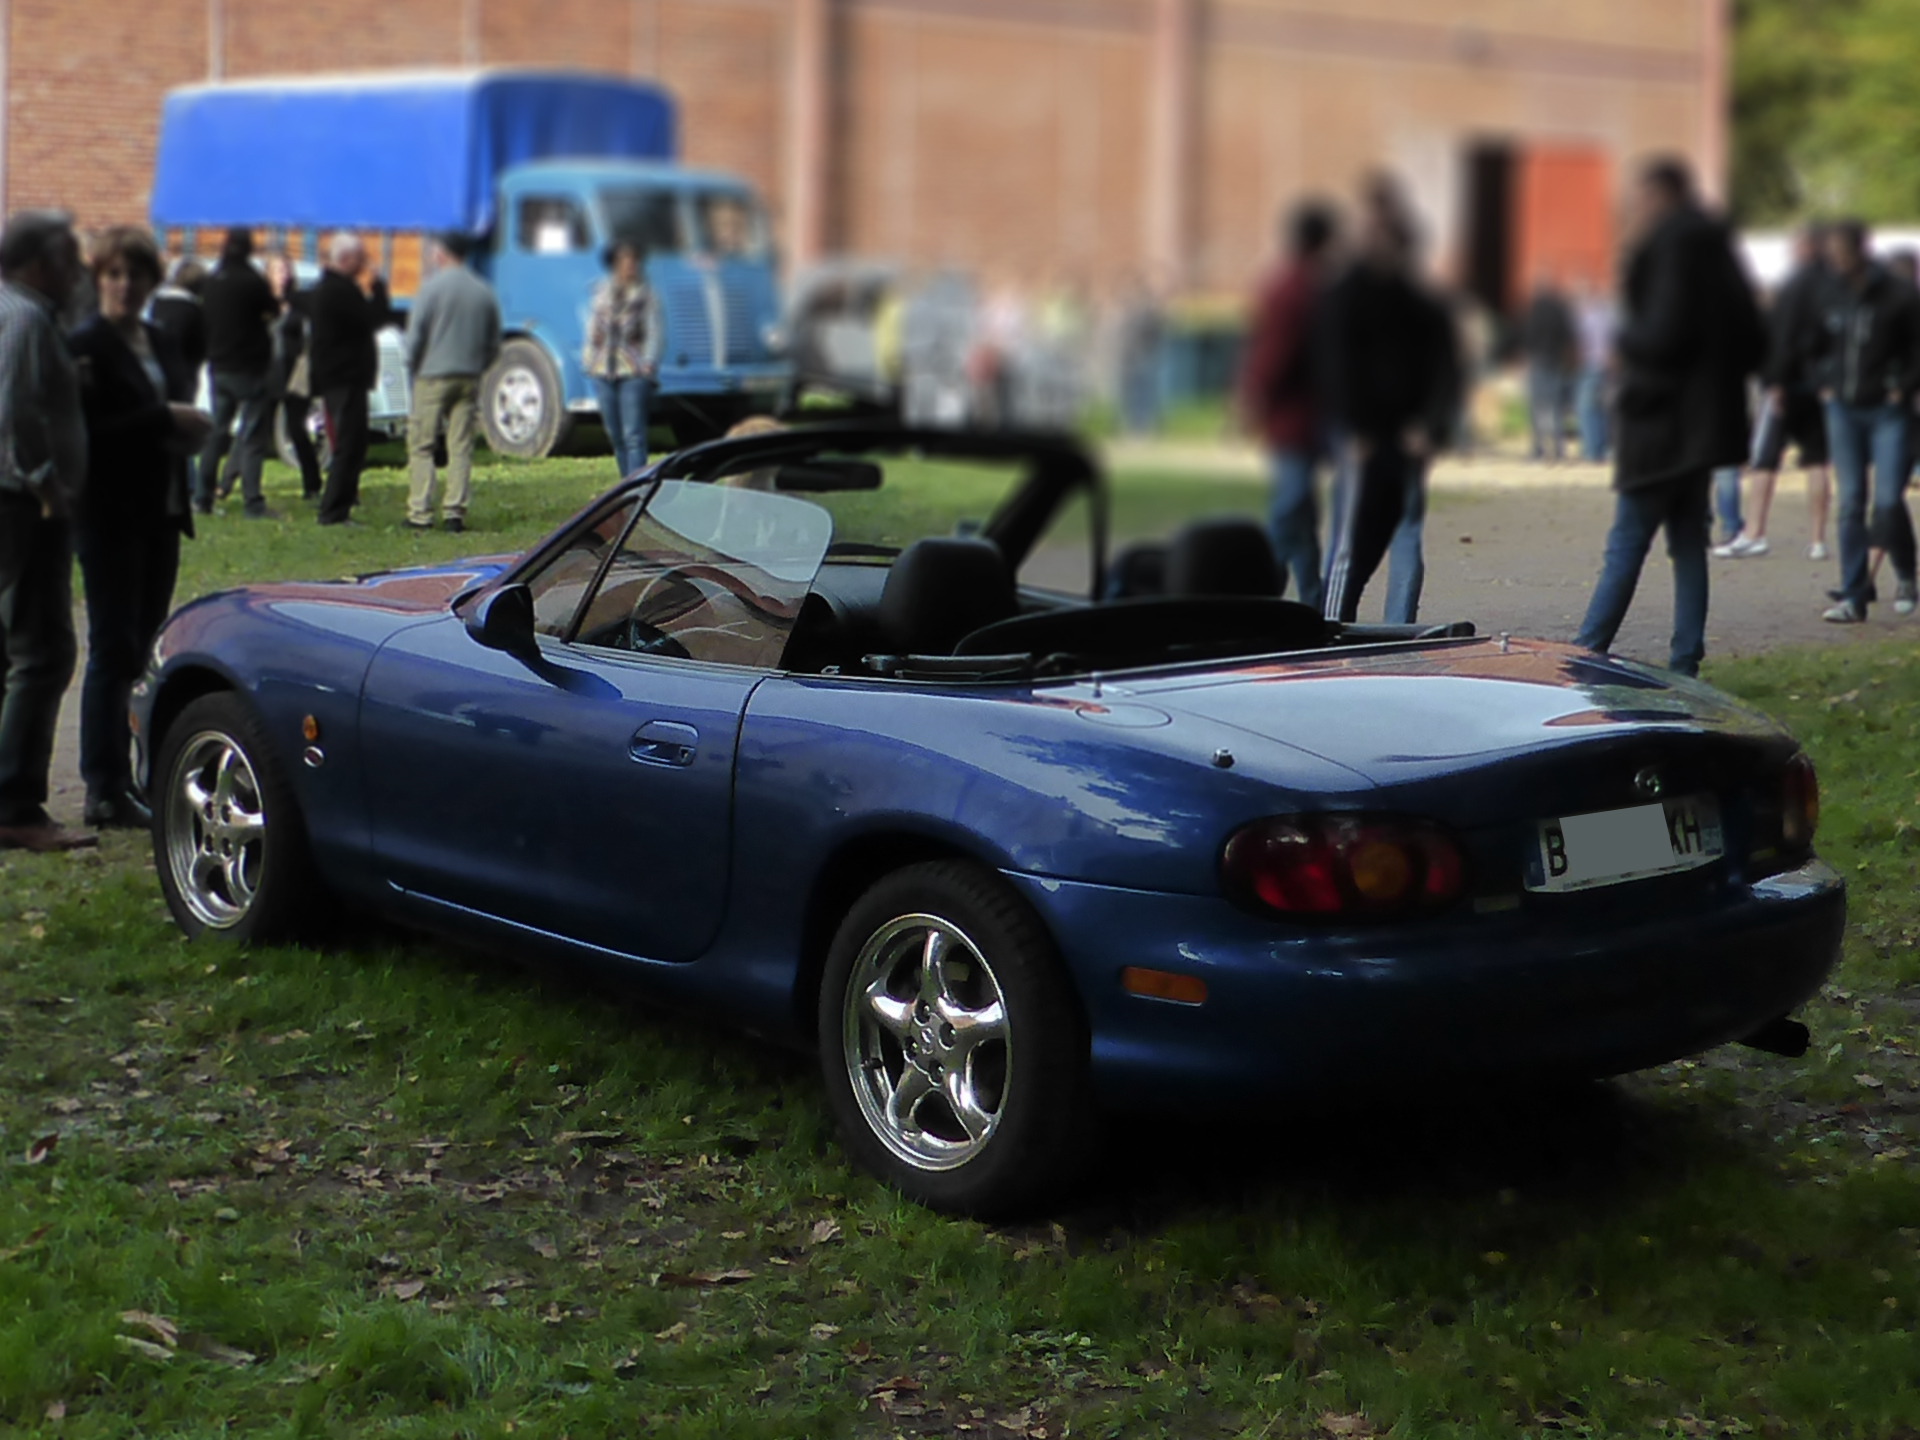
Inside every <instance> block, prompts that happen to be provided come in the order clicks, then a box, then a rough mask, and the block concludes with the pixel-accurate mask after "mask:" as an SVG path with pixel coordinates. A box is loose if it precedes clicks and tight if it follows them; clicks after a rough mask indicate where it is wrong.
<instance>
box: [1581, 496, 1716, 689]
mask: <svg viewBox="0 0 1920 1440" xmlns="http://www.w3.org/2000/svg"><path fill="white" fill-rule="evenodd" d="M1709 483H1710V482H1709V479H1708V476H1707V474H1706V472H1704V471H1703V472H1701V473H1700V474H1697V475H1689V476H1685V477H1683V478H1681V479H1678V480H1665V481H1661V482H1660V483H1659V484H1655V485H1643V486H1641V487H1640V488H1638V489H1636V490H1623V491H1621V492H1620V495H1619V497H1618V501H1617V503H1616V505H1615V507H1614V515H1613V529H1612V530H1611V531H1609V532H1608V534H1607V554H1606V559H1605V561H1604V562H1603V563H1602V565H1601V567H1600V583H1599V584H1598V585H1596V586H1594V587H1593V600H1592V602H1591V603H1590V604H1589V605H1588V606H1587V618H1586V619H1585V620H1584V621H1582V622H1581V624H1580V633H1579V634H1578V635H1577V636H1575V637H1574V643H1575V644H1576V645H1584V646H1586V647H1587V649H1589V650H1606V649H1607V648H1608V647H1609V646H1611V645H1612V644H1613V637H1614V636H1615V635H1616V634H1618V633H1619V630H1620V622H1621V621H1622V620H1624V619H1626V618H1627V607H1628V606H1630V605H1631V604H1633V592H1634V588H1635V587H1636V586H1637V585H1639V583H1640V567H1641V566H1642V565H1644V564H1645V563H1646V559H1647V551H1648V549H1649V548H1650V547H1651V546H1652V545H1653V536H1654V532H1655V531H1657V530H1660V529H1662V528H1664V529H1665V530H1666V532H1667V555H1668V557H1669V558H1670V559H1671V560H1672V561H1673V641H1672V645H1671V649H1670V650H1669V652H1668V659H1667V667H1668V668H1669V669H1671V670H1674V671H1677V672H1678V673H1679V674H1682V675H1698V674H1699V673H1700V661H1701V659H1702V658H1703V657H1704V656H1705V655H1706V653H1707V487H1708V485H1709Z"/></svg>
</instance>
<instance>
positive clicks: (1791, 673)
mask: <svg viewBox="0 0 1920 1440" xmlns="http://www.w3.org/2000/svg"><path fill="white" fill-rule="evenodd" d="M608 478H610V466H609V464H608V462H607V461H606V460H605V459H604V458H600V459H593V460H565V461H556V462H548V463H546V464H543V465H538V466H529V465H500V466H496V467H490V468H488V469H486V470H485V471H483V473H482V474H481V475H480V476H479V477H478V480H477V487H476V494H477V501H476V508H475V512H474V519H475V522H476V523H475V530H474V531H473V532H470V533H469V534H467V535H465V536H445V535H440V534H434V535H427V536H413V535H409V534H407V533H405V532H403V531H400V530H399V529H398V528H397V527H398V523H399V519H400V501H401V495H402V487H401V484H400V481H399V479H398V476H397V473H392V472H389V473H380V472H376V473H375V474H374V475H372V476H370V477H369V482H368V485H367V490H366V494H367V500H368V503H367V505H366V507H365V510H364V512H363V517H362V518H363V519H365V520H366V521H367V522H368V525H367V527H366V528H364V529H360V530H355V531H350V532H346V533H344V534H343V533H341V532H339V531H322V530H319V529H317V528H316V527H314V526H313V525H312V524H311V523H310V520H309V517H308V515H307V514H306V512H304V511H302V510H301V509H300V507H299V502H298V501H297V500H296V499H292V498H291V497H290V493H289V489H288V480H287V477H286V476H285V473H284V472H279V471H276V472H275V474H274V480H273V484H274V496H273V498H274V500H275V503H276V504H278V505H280V506H281V507H282V508H285V509H287V510H288V511H289V512H290V514H289V517H288V518H287V519H285V520H283V521H279V522H266V523H250V522H242V521H240V520H238V519H231V518H224V517H218V518H215V519H214V520H213V521H212V522H211V523H209V524H208V525H207V526H205V527H204V528H205V533H204V535H203V538H202V539H201V540H199V541H198V542H195V543H194V544H193V545H191V546H189V547H188V557H187V567H186V571H185V575H184V577H183V581H182V586H181V594H182V596H183V597H184V596H186V595H190V594H193V593H197V592H199V591H201V590H204V589H207V588H211V587H213V586H215V585H218V584H224V583H228V582H230V581H232V580H235V579H239V578H251V577H264V576H269V575H281V574H286V575H302V576H327V575H335V574H345V573H351V572H355V571H364V570H370V569H375V568H379V567H382V566H386V565H391V564H394V563H396V562H401V561H405V560H407V559H409V558H411V557H421V558H447V557H451V556H453V555H455V554H459V553H473V552H476V551H488V550H499V549H511V548H515V547H517V546H518V545H520V544H522V543H524V542H525V541H526V540H528V539H531V538H532V537H533V536H534V535H536V534H538V533H540V532H542V531H543V530H545V529H546V528H547V527H548V526H549V525H550V524H551V523H553V522H554V521H555V520H557V519H558V518H559V517H561V516H563V515H564V514H566V513H568V512H569V511H571V510H572V509H573V508H575V507H576V506H577V505H578V504H580V503H581V502H582V501H584V500H585V499H586V498H587V497H588V496H590V495H591V494H592V493H593V492H594V491H595V490H597V489H598V488H600V487H601V486H602V485H603V484H604V483H605V482H606V480H607V479H608ZM1176 490H1177V491H1178V493H1177V495H1176V494H1175V493H1174V492H1175V491H1176ZM1216 491H1217V492H1218V493H1216ZM1258 494H1259V492H1258V489H1257V487H1249V486H1246V485H1245V484H1243V483H1236V482H1218V483H1217V484H1214V485H1211V486H1210V484H1209V482H1198V481H1196V482H1186V481H1181V482H1173V481H1170V480H1166V479H1164V478H1161V479H1156V478H1154V477H1123V479H1122V482H1121V484H1120V487H1119V509H1120V513H1121V516H1122V521H1121V528H1122V529H1123V530H1126V529H1129V528H1133V525H1134V523H1135V522H1134V520H1131V519H1129V518H1128V517H1130V516H1131V517H1145V519H1152V518H1159V517H1165V516H1168V515H1171V514H1172V513H1174V512H1175V511H1176V510H1180V509H1184V508H1187V507H1189V506H1191V508H1195V509H1216V508H1226V507H1228V506H1231V507H1232V508H1247V506H1248V505H1250V504H1256V503H1257V500H1258ZM1236 497H1237V498H1236ZM977 499H978V497H975V496H972V495H952V496H947V497H945V499H943V500H941V501H940V503H942V504H950V505H952V506H954V507H956V513H971V512H970V508H969V507H972V506H974V505H975V504H976V502H977ZM927 503H929V504H932V503H934V502H933V501H932V500H929V501H928V502H927ZM1145 519H1142V520H1141V521H1140V524H1141V527H1142V528H1148V527H1146V524H1145ZM1712 678H1714V679H1715V680H1717V681H1718V682H1719V683H1721V684H1723V685H1725V686H1727V687H1728V688H1730V689H1733V690H1735V691H1736V692H1738V693H1741V694H1744V695H1747V696H1749V697H1750V698H1752V699H1754V700H1755V701H1757V702H1758V703H1760V704H1762V705H1764V706H1765V707H1767V708H1768V709H1770V710H1772V711H1774V712H1775V713H1777V714H1780V715H1781V716H1783V717H1784V718H1785V719H1787V720H1788V721H1789V723H1791V724H1792V725H1793V726H1794V727H1795V728H1796V729H1797V731H1798V732H1799V733H1800V735H1801V736H1802V738H1803V739H1804V740H1805V741H1806V742H1807V745H1808V748H1809V749H1810V750H1811V752H1812V753H1813V755H1814V756H1815V758H1816V760H1817V761H1818V762H1819V765H1820V767H1821V773H1822V777H1823V782H1824V788H1825V792H1826V797H1827V811H1826V818H1825V822H1824V825H1823V831H1822V841H1821V848H1822V850H1823V851H1824V852H1825V853H1826V855H1827V856H1828V857H1829V858H1830V859H1831V860H1833V861H1834V863H1836V864H1838V865H1840V866H1841V867H1842V868H1843V869H1844V870H1845V871H1846V873H1847V874H1848V876H1849V878H1850V879H1851V881H1852V882H1853V885H1854V892H1853V893H1854V900H1853V922H1854V923H1853V924H1852V926H1851V928H1850V931H1849V934H1848V938H1847V947H1846V958H1845V962H1844V965H1843V967H1842V969H1841V971H1840V972H1839V974H1838V975H1837V976H1836V979H1835V982H1834V984H1833V986H1831V987H1830V988H1829V989H1828V991H1827V992H1826V993H1825V995H1824V996H1823V997H1822V998H1821V999H1819V1000H1818V1001H1817V1002H1815V1003H1814V1004H1813V1005H1812V1006H1811V1007H1809V1011H1808V1013H1807V1016H1806V1018H1807V1019H1808V1020H1809V1021H1810V1023H1811V1024H1812V1026H1813V1028H1814V1035H1815V1048H1814V1050H1813V1052H1812V1053H1811V1054H1810V1055H1809V1056H1808V1057H1807V1058H1806V1059H1804V1060H1801V1061H1784V1060H1779V1059H1775V1058H1772V1057H1768V1056H1764V1055H1761V1054H1758V1053H1756V1052H1749V1051H1743V1050H1733V1049H1729V1050H1726V1051H1722V1052H1716V1053H1715V1054H1713V1055H1710V1056H1707V1057H1704V1058H1703V1059H1701V1060H1699V1061H1696V1062H1690V1063H1685V1064H1681V1065H1676V1066H1671V1067H1668V1068H1667V1069H1665V1070H1663V1071H1660V1072H1658V1073H1654V1074H1648V1075H1645V1076H1640V1077H1635V1078H1633V1079H1630V1080H1626V1081H1622V1082H1617V1083H1615V1084H1613V1085H1609V1086H1598V1087H1593V1088H1592V1089H1590V1090H1587V1091H1583V1092H1576V1093H1572V1094H1561V1095H1556V1096H1540V1095H1533V1094H1522V1093H1506V1094H1498V1093H1496V1094H1441V1095H1425V1096H1420V1097H1410V1098H1409V1100H1408V1101H1407V1103H1406V1106H1405V1107H1404V1108H1402V1109H1396V1110H1387V1109H1384V1108H1378V1107H1377V1108H1374V1109H1371V1110H1368V1111H1365V1112H1356V1111H1354V1110H1351V1109H1348V1110H1339V1109H1336V1108H1332V1107H1331V1105H1329V1107H1328V1108H1326V1109H1316V1110H1315V1111H1313V1112H1312V1113H1291V1114H1275V1115H1273V1116H1272V1117H1271V1121H1270V1123H1269V1124H1267V1125H1265V1126H1264V1127H1262V1128H1260V1129H1257V1130H1252V1131H1249V1130H1248V1129H1246V1128H1231V1129H1223V1128H1219V1127H1212V1128H1209V1127H1205V1126H1198V1127H1188V1126H1183V1125H1176V1124H1168V1123H1161V1124H1158V1125H1156V1126H1151V1127H1149V1126H1147V1125H1144V1124H1140V1123H1137V1122H1136V1123H1127V1122H1125V1121H1122V1122H1121V1123H1120V1124H1118V1125H1116V1127H1115V1129H1114V1132H1113V1139H1112V1151H1111V1153H1112V1156H1113V1159H1112V1161H1111V1163H1110V1164H1109V1166H1108V1167H1107V1170H1106V1172H1105V1173H1104V1174H1103V1175H1102V1177H1101V1178H1100V1180H1099V1182H1098V1184H1097V1185H1095V1186H1094V1187H1093V1189H1092V1190H1091V1191H1090V1193H1089V1195H1088V1197H1087V1198H1086V1199H1085V1200H1084V1201H1083V1202H1082V1204H1081V1205H1080V1206H1079V1207H1078V1208H1076V1209H1073V1210H1071V1211H1069V1212H1067V1213H1064V1214H1061V1215H1060V1216H1058V1217H1056V1218H1055V1219H1054V1220H1046V1221H1040V1222H1036V1223H1033V1224H1031V1225H1025V1226H1020V1227H1015V1228H1010V1229H992V1228H988V1227H985V1226H981V1225H977V1224H973V1223H967V1222H960V1221H953V1220H947V1219H942V1218H939V1217H936V1216H933V1215H930V1214H928V1213H926V1212H923V1211H920V1210H918V1209H915V1208H914V1207H912V1206H910V1205H907V1204H905V1203H903V1202H901V1201H900V1200H898V1199H896V1198H895V1197H894V1196H893V1195H892V1194H891V1193H889V1192H888V1191H886V1190H883V1189H881V1188H880V1187H879V1186H877V1185H875V1184H873V1183H871V1182H870V1181H868V1180H866V1179H865V1178H863V1177H861V1176H859V1175H855V1174H852V1173H849V1171H848V1170H847V1169H846V1167H845V1166H844V1164H843V1163H842V1161H841V1158H840V1156H839V1153H838V1151H837V1150H836V1148H835V1147H834V1145H833V1143H832V1140H831V1137H830V1135H829V1133H828V1128H827V1122H826V1119H825V1116H824V1112H823V1108H822V1104H821V1101H820V1096H819V1093H818V1088H817V1082H816V1080H815V1078H814V1072H813V1069H812V1064H811V1062H810V1061H808V1060H806V1059H803V1058H795V1057H790V1056H786V1055H783V1054H778V1053H769V1052H768V1051H766V1050H765V1049H764V1048H763V1047H761V1046H759V1045H756V1044H755V1043H754V1042H752V1041H749V1040H746V1039H743V1038H739V1037H735V1036H731V1035H727V1034H722V1033H719V1032H712V1031H708V1030H705V1029H702V1028H699V1027H697V1026H692V1025H689V1024H688V1023H686V1022H684V1021H680V1020H675V1019H672V1018H670V1017H665V1016H662V1015H659V1014H656V1013H653V1012H650V1011H648V1010H647V1009H645V1008H642V1007H639V1006H637V1005H635V1004H633V1003H631V1002H630V1001H628V1000H626V999H623V998H621V997H620V996H619V995H618V994H616V993H610V992H608V991H606V990H604V989H601V988H596V987H595V986H593V985H591V984H589V983H588V982H587V981H586V980H585V979H584V978H582V977H578V976H571V975H567V974H560V973H546V974H537V975H536V974H528V973H526V972H524V971H521V970H518V969H515V968H513V967H510V966H507V965H504V964H501V963H498V962H495V961H491V960H487V959H484V958H480V957H476V956H474V955H472V954H470V953H467V952H464V951H457V950H454V949H450V948H448V947H445V946H441V945H438V944H434V943H430V942H427V941H421V940H412V939H408V938H405V937H397V936H393V935H390V934H388V933H385V932H374V933H373V934H371V935H369V936H367V937H363V938H362V939H360V940H358V941H355V942H353V943H351V944H343V945H341V946H339V947H336V948H333V949H329V950H326V951H320V952H316V951H307V950H293V949H267V950H255V951H250V952H238V951H235V950H233V949H230V948H222V947H219V946H202V947H192V946H188V945H187V944H186V943H184V941H183V940H182V939H181V938H180V937H179V935H178V934H177V933H176V931H175V930H174V928H173V926H172V924H171V922H170V921H169V920H168V919H167V917H166V914H165V910H164V907H163V905H162V903H161V900H160V897H159V892H158V888H157V886H156V884H155V881H154V877H153V875H152V873H151V866H150V863H149V860H148V856H147V853H146V850H145V848H144V844H143V842H142V841H141V840H139V839H137V838H135V837H128V836H124V835H113V836H110V837H109V839H108V842H107V843H106V844H105V845H104V846H103V847H102V848H101V850H100V851H98V852H97V853H90V854H81V855H78V856H74V857H33V856H21V855H17V854H14V855H8V856H7V857H6V858H5V859H4V861H3V862H0V877H3V878H0V1429H7V1430H8V1433H16V1434H22V1435H46V1436H60V1437H69V1436H87V1437H104V1436H129V1437H131V1436H140V1437H158V1436H190V1435H191V1436H200V1435H216V1434H220V1435H225V1434H249V1435H253V1434H259V1435H315V1436H343V1437H344V1436H354V1437H358V1436H376V1435H377V1436H423V1437H424V1436H435V1437H438V1436H504V1435H508V1434H512V1435H517V1436H554V1437H558V1436H562V1435H566V1436H571V1437H576V1440H578V1437H584V1436H601V1435H606V1436H630V1435H635V1434H639V1433H643V1432H644V1433H658V1434H669V1435H676V1436H733V1435H741V1436H758V1435H764V1436H780V1437H787V1436H821V1435H838V1434H847V1435H869V1434H871V1435H894V1434H903V1435H922V1434H937V1435H956V1434H972V1435H979V1436H991V1437H995V1440H999V1437H1017V1436H1035V1437H1058V1436H1067V1435H1075V1436H1079V1435H1086V1436H1133V1435H1144V1436H1157V1435H1161V1434H1173V1435H1181V1436H1245V1437H1283V1436H1292V1437H1308V1436H1370V1435H1385V1434H1389V1433H1391V1434H1394V1435H1398V1436H1406V1437H1412V1436H1518V1435H1538V1436H1602V1435H1608V1436H1611V1435H1631V1436H1667V1437H1677V1436H1718V1435H1729V1436H1731V1435H1780V1436H1787V1435H1801V1434H1820V1435H1833V1436H1873V1437H1884V1440H1894V1437H1912V1436H1914V1435H1916V1434H1920V1391H1917V1390H1916V1385H1920V1344H1917V1343H1916V1339H1915V1329H1914V1327H1915V1324H1916V1321H1917V1320H1920V1313H1917V1312H1920V1182H1917V1181H1916V1168H1915V1157H1913V1156H1910V1155H1909V1147H1910V1146H1911V1147H1914V1148H1916V1149H1920V1131H1916V1129H1915V1125H1916V1120H1915V1116H1914V1113H1913V1112H1914V1107H1915V1099H1914V1095H1915V1090H1914V1083H1915V1080H1916V1078H1917V1077H1920V1059H1916V1047H1917V1046H1920V1033H1916V1026H1917V1021H1920V1016H1917V1015H1916V995H1917V994H1920V991H1916V989H1915V986H1916V982H1920V962H1917V961H1916V951H1915V940H1916V936H1917V935H1920V905H1916V902H1915V898H1914V891H1913V872H1914V858H1915V856H1916V854H1920V830H1917V829H1916V820H1915V817H1916V816H1920V743H1917V742H1920V664H1916V663H1915V662H1914V652H1913V651H1912V649H1911V647H1910V646H1905V645H1899V646H1895V645H1885V646H1881V647H1877V648H1876V647H1873V646H1867V645H1862V646H1857V647H1850V648H1847V649H1844V650H1840V651H1837V652H1833V653H1792V654H1782V655H1774V656H1770V657H1767V658H1766V659H1763V660H1754V661H1747V662H1738V663H1730V664H1723V665H1721V666H1719V667H1718V668H1717V669H1715V671H1714V672H1713V676H1712Z"/></svg>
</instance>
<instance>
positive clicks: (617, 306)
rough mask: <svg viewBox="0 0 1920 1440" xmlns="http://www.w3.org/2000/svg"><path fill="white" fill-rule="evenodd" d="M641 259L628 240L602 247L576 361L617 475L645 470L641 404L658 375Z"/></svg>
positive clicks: (654, 319)
mask: <svg viewBox="0 0 1920 1440" xmlns="http://www.w3.org/2000/svg"><path fill="white" fill-rule="evenodd" d="M646 258H647V257H646V252H645V251H644V250H642V249H641V247H640V246H639V245H638V244H637V243H636V242H634V241H631V240H616V241H615V242H614V243H613V244H611V245H609V246H608V247H607V249H606V251H605V253H604V254H603V255H602V256H601V260H602V262H603V263H604V264H605V266H606V270H607V274H606V278H605V279H603V280H601V281H599V282H598V283H597V284H596V285H595V286H594V287H593V298H592V301H591V303H590V304H589V306H588V309H587V342H586V347H585V349H584V350H583V351H582V352H581V356H580V365H581V368H582V369H584V370H585V371H586V372H587V378H588V379H589V380H591V381H592V382H593V393H594V395H595V397H596V398H597V399H598V401H599V404H600V423H601V424H602V425H604V426H605V427H606V431H607V440H608V442H609V443H610V444H611V445H612V446H613V461H614V464H615V465H616V466H618V467H619V470H620V473H621V475H622V476H626V475H631V474H633V473H634V472H635V471H636V470H640V469H644V468H645V466H646V463H647V400H648V397H649V393H650V392H651V390H652V388H653V379H654V376H655V375H656V374H657V373H658V371H659V355H660V341H661V323H662V320H661V315H660V304H659V301H658V300H657V299H656V298H655V297H654V293H653V287H652V286H650V285H649V284H647V272H646Z"/></svg>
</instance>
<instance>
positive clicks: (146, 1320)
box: [120, 1310, 180, 1350]
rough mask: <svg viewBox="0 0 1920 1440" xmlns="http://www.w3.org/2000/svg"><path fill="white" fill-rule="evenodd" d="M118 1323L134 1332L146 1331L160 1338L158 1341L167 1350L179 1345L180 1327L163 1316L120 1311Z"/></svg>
mask: <svg viewBox="0 0 1920 1440" xmlns="http://www.w3.org/2000/svg"><path fill="white" fill-rule="evenodd" d="M120 1323H121V1324H122V1325H131V1326H133V1327H134V1328H135V1329H136V1330H147V1331H151V1332H152V1333H153V1334H155V1335H157V1336H159V1337H160V1341H161V1343H162V1344H164V1345H165V1346H166V1347H167V1348H168V1349H169V1350H171V1349H172V1348H173V1347H174V1346H176V1345H178V1344H179V1343H180V1327H179V1326H178V1325H175V1324H174V1323H173V1321H171V1320H169V1319H167V1317H166V1316H164V1315H153V1314H150V1313H148V1312H147V1311H145V1310H122V1311H121V1312H120Z"/></svg>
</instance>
